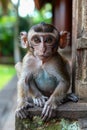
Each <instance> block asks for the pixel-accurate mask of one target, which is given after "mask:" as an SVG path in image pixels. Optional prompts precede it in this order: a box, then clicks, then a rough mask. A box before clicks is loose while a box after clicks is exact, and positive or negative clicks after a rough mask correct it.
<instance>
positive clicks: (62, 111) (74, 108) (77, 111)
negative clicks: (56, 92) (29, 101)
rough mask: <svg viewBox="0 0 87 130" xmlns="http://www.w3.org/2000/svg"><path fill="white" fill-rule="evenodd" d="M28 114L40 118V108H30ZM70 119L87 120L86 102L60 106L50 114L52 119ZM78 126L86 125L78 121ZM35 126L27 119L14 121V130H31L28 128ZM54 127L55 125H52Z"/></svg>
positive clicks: (34, 123)
mask: <svg viewBox="0 0 87 130" xmlns="http://www.w3.org/2000/svg"><path fill="white" fill-rule="evenodd" d="M27 111H28V112H29V114H31V115H32V116H41V112H42V108H38V107H36V108H30V109H28V110H27ZM54 118H56V119H61V118H65V119H70V120H78V119H81V118H87V101H84V102H83V101H79V102H78V103H72V102H69V103H66V104H63V105H61V106H59V108H58V109H57V110H56V112H53V114H52V119H54ZM79 123H80V126H81V127H84V126H86V123H84V124H83V123H81V120H80V121H79ZM35 125H36V126H37V124H36V122H33V120H32V121H30V120H29V119H28V118H27V119H23V120H22V119H18V118H16V121H15V126H16V129H15V130H32V129H30V128H33V127H36V126H35ZM54 126H55V123H54Z"/></svg>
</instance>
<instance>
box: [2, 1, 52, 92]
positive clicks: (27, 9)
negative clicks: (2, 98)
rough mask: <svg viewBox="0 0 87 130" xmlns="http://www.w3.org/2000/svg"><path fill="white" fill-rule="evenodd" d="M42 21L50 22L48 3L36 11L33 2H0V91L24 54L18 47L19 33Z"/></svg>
mask: <svg viewBox="0 0 87 130" xmlns="http://www.w3.org/2000/svg"><path fill="white" fill-rule="evenodd" d="M42 21H44V22H47V23H51V22H52V5H51V4H50V3H47V4H45V5H44V6H43V7H42V8H41V9H40V10H37V9H36V8H35V4H34V1H33V0H26V3H25V0H7V1H6V0H0V90H1V89H2V88H3V87H4V86H5V85H6V84H7V83H8V81H9V80H10V79H11V78H12V77H13V76H14V75H15V74H16V72H15V68H14V64H15V63H17V62H18V61H21V60H22V58H23V56H24V55H25V53H26V50H23V49H22V48H21V47H20V40H19V39H20V37H19V35H20V32H21V31H28V30H29V28H30V27H31V26H32V25H34V24H37V23H40V22H42ZM3 81H4V82H3Z"/></svg>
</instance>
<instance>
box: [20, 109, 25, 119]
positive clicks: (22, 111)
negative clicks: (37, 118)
mask: <svg viewBox="0 0 87 130" xmlns="http://www.w3.org/2000/svg"><path fill="white" fill-rule="evenodd" d="M19 113H20V114H21V118H22V119H23V118H26V114H25V113H24V110H21V111H20V112H19Z"/></svg>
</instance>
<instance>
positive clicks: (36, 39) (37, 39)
mask: <svg viewBox="0 0 87 130" xmlns="http://www.w3.org/2000/svg"><path fill="white" fill-rule="evenodd" d="M33 40H34V42H35V43H39V42H41V41H40V39H39V38H38V37H34V39H33Z"/></svg>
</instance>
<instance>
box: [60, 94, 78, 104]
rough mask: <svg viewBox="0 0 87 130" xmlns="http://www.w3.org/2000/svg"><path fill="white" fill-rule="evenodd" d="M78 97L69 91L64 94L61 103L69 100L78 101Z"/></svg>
mask: <svg viewBox="0 0 87 130" xmlns="http://www.w3.org/2000/svg"><path fill="white" fill-rule="evenodd" d="M78 100H79V98H78V96H76V95H75V94H74V93H69V94H67V95H66V97H65V98H64V99H63V100H62V101H61V103H66V102H69V101H72V102H78Z"/></svg>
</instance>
